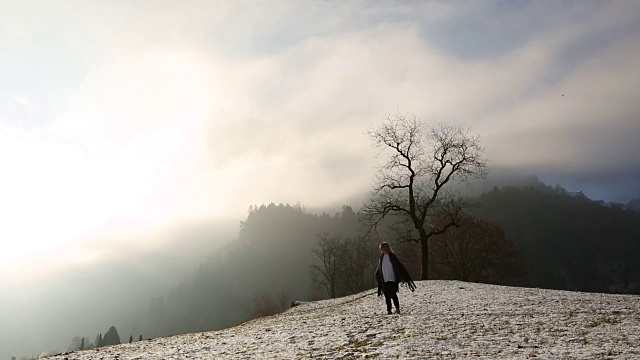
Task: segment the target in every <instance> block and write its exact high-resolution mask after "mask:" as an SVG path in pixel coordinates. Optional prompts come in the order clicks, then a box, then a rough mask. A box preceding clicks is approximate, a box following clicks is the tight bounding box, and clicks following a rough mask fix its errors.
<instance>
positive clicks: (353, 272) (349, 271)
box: [338, 237, 378, 294]
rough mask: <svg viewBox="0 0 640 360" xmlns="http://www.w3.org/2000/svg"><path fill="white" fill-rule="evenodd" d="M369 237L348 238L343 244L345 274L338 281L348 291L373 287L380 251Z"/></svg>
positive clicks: (353, 291) (356, 291)
mask: <svg viewBox="0 0 640 360" xmlns="http://www.w3.org/2000/svg"><path fill="white" fill-rule="evenodd" d="M376 248H377V246H376V245H374V244H373V243H372V242H371V240H370V239H369V238H367V237H364V238H357V237H356V238H347V239H346V240H345V242H344V244H343V249H344V253H343V258H344V260H343V266H342V270H343V273H344V274H343V276H341V277H340V279H341V280H340V281H338V283H339V284H340V286H341V287H342V288H344V290H345V291H346V292H348V293H351V294H355V293H358V292H360V291H364V290H367V289H371V288H373V286H374V281H375V278H374V277H373V276H372V274H373V273H374V272H375V268H376V266H377V265H378V251H376V250H377V249H376Z"/></svg>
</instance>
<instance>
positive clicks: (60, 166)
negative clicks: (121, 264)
mask: <svg viewBox="0 0 640 360" xmlns="http://www.w3.org/2000/svg"><path fill="white" fill-rule="evenodd" d="M206 73H207V69H206V68H205V67H203V65H202V64H199V63H198V62H197V59H195V58H194V57H192V56H189V54H184V53H180V52H170V53H151V54H146V55H144V56H141V57H139V58H132V57H125V58H124V60H123V61H121V62H118V63H116V64H115V65H113V67H112V68H109V69H107V70H104V71H102V72H98V75H97V76H98V78H99V79H98V80H99V81H100V82H103V83H104V86H102V87H99V88H98V89H94V90H92V91H89V92H88V93H87V94H86V95H81V96H80V97H78V98H76V100H75V101H74V104H76V105H77V107H74V108H71V109H69V111H68V113H67V116H65V117H63V118H62V119H61V121H58V122H56V123H54V124H52V125H51V126H49V127H47V128H33V127H31V128H29V127H26V128H25V127H15V126H13V127H10V126H1V125H0V164H2V166H3V169H2V171H3V177H2V179H1V181H0V199H2V201H1V202H0V218H2V219H3V226H1V227H0V241H1V243H2V251H1V252H0V266H8V265H11V264H12V263H15V262H16V261H19V260H20V259H22V258H24V257H26V256H30V255H33V254H36V253H41V252H45V251H54V249H64V248H65V247H64V246H63V245H65V244H71V243H74V242H77V241H80V240H87V239H92V238H93V239H95V238H103V237H107V236H112V237H116V238H124V237H125V236H126V234H133V233H141V232H144V231H150V230H152V229H154V228H158V227H161V226H166V224H168V223H171V222H175V221H180V220H183V219H186V218H190V217H193V216H202V215H203V213H204V212H206V211H207V207H206V205H205V204H204V202H205V201H208V200H210V199H207V197H206V196H203V199H202V202H200V203H198V201H195V203H194V201H193V200H194V196H193V195H191V193H194V192H196V193H197V191H198V190H199V189H194V188H188V187H187V188H185V185H186V184H185V183H187V182H188V181H190V180H189V179H192V178H194V177H196V178H197V177H198V174H196V173H197V172H199V171H200V170H199V168H198V164H199V161H200V160H199V159H200V157H201V156H202V151H203V148H204V146H203V144H202V143H201V142H199V141H198V139H201V138H202V136H200V135H199V133H200V132H202V128H203V124H204V122H205V120H206V119H207V117H208V116H209V114H210V109H211V107H212V106H213V97H212V91H211V90H210V89H208V88H207V87H206V83H205V81H206V78H207V77H206V76H205V75H206ZM104 74H108V75H109V76H108V78H102V79H101V78H100V77H101V76H104ZM90 85H91V84H90ZM82 96H86V97H87V99H86V101H85V99H84V98H83V97H82ZM113 104H117V105H118V106H113ZM78 110H80V111H79V112H78ZM96 114H97V115H96ZM85 119H86V120H88V123H89V124H90V126H88V125H87V121H85ZM116 241H117V239H116ZM55 251H59V252H60V253H55V254H51V255H52V256H56V257H65V258H68V257H69V256H67V255H69V254H71V253H73V254H75V255H73V254H71V255H72V256H70V258H72V259H77V260H78V261H91V260H93V259H95V258H96V256H95V254H88V253H85V252H82V251H80V250H74V251H75V252H74V251H71V253H69V250H68V249H67V250H55ZM65 251H66V252H67V254H66V255H65V254H63V252H65ZM79 251H80V252H79ZM76 255H77V256H76Z"/></svg>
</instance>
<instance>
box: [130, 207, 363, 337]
mask: <svg viewBox="0 0 640 360" xmlns="http://www.w3.org/2000/svg"><path fill="white" fill-rule="evenodd" d="M357 228H358V221H357V216H356V214H355V212H354V211H353V210H352V208H351V207H349V206H345V207H343V209H342V211H341V212H339V213H336V214H335V215H328V214H321V215H315V214H310V213H308V212H307V211H305V210H304V209H303V208H302V206H300V205H295V206H291V205H283V204H279V205H275V204H270V205H268V206H265V205H262V206H259V207H258V206H256V207H253V206H252V207H251V208H250V209H249V213H248V216H247V219H246V220H245V221H242V222H241V224H240V228H239V233H238V238H237V239H234V240H233V241H230V242H229V243H228V244H227V245H226V246H223V247H219V248H212V249H211V256H210V258H209V260H207V261H206V262H204V263H203V264H201V265H199V266H198V268H197V271H196V272H195V274H194V275H193V276H192V277H189V278H187V279H185V280H184V281H182V282H181V283H180V284H178V285H177V286H176V287H174V288H173V289H172V290H171V291H170V292H169V293H168V294H167V295H166V296H162V297H160V298H155V299H153V300H152V301H151V304H150V306H149V310H148V313H147V314H144V316H142V317H143V318H144V320H142V321H141V322H140V325H141V328H140V330H139V331H137V332H140V333H143V334H148V336H150V337H156V336H163V335H168V334H175V333H182V332H191V331H203V330H211V329H221V328H225V327H228V326H231V325H234V324H237V323H239V322H241V321H244V320H247V319H249V318H251V317H253V316H260V315H263V314H264V313H265V312H267V313H268V312H275V311H279V310H282V309H284V308H287V307H288V306H289V303H290V301H291V300H293V299H311V298H320V297H326V295H324V294H323V292H322V290H321V289H318V288H316V287H313V286H312V282H311V277H310V273H309V267H310V265H311V264H312V263H313V262H314V257H315V255H314V254H313V253H312V249H313V248H314V246H316V243H317V241H318V235H320V234H329V233H330V234H332V235H340V236H343V237H345V238H346V237H352V236H354V235H355V233H356V231H357ZM137 332H135V331H134V333H137Z"/></svg>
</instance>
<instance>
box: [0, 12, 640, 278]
mask: <svg viewBox="0 0 640 360" xmlns="http://www.w3.org/2000/svg"><path fill="white" fill-rule="evenodd" d="M0 54H1V56H0V224H1V225H0V242H1V243H2V251H1V252H0V266H5V267H6V266H12V265H11V264H15V263H16V261H17V260H19V259H20V258H21V257H23V256H24V255H27V254H34V253H38V252H44V253H47V252H48V251H54V249H55V251H60V250H59V248H60V246H63V247H64V245H67V251H66V252H59V253H55V255H56V256H57V257H63V258H64V257H66V256H70V257H71V258H72V259H74V260H76V261H85V260H90V259H92V258H93V257H94V256H96V254H95V253H92V252H91V251H90V250H89V247H86V248H82V247H79V246H70V244H74V243H76V242H79V241H86V240H94V241H95V240H97V239H103V238H109V239H122V240H123V241H130V240H131V238H132V237H134V236H138V235H139V234H149V233H153V232H154V231H155V232H157V231H161V229H163V228H166V227H170V226H172V225H174V224H179V223H184V222H188V221H192V220H194V219H203V218H208V217H231V218H233V217H235V218H237V219H238V221H239V220H241V218H242V216H244V215H245V214H246V210H247V208H248V207H249V205H252V204H262V203H270V202H276V203H280V202H282V203H287V202H289V203H296V202H301V203H302V204H304V205H307V206H323V205H328V204H333V203H337V204H340V203H341V200H342V199H348V198H349V197H353V196H356V195H358V194H361V193H363V192H366V191H368V189H369V188H370V186H371V179H372V178H371V176H372V172H373V167H374V165H375V161H376V160H375V159H374V157H373V155H374V152H373V150H372V149H371V148H370V146H369V142H368V139H367V138H366V136H365V133H366V130H367V128H368V127H369V126H370V125H372V124H376V123H378V122H380V121H381V119H382V117H383V116H384V115H386V114H391V113H394V112H396V110H397V109H400V111H401V112H409V113H414V114H416V115H417V116H419V117H420V118H421V119H423V120H425V121H427V122H430V123H437V122H448V123H454V124H463V125H470V126H472V129H473V131H474V132H475V133H479V134H481V136H482V139H483V140H482V141H483V145H484V146H485V148H486V151H487V153H486V154H487V157H488V158H489V159H490V160H491V165H494V166H507V167H514V168H517V169H520V170H524V171H528V172H530V173H532V174H537V175H538V176H539V177H540V178H541V179H542V180H543V181H546V182H548V183H550V184H551V185H555V184H556V183H560V184H561V185H563V186H565V187H567V188H569V189H570V190H583V191H585V193H587V195H588V196H590V197H592V198H595V199H605V200H611V201H620V202H626V201H629V200H631V199H632V198H634V197H640V185H639V183H640V156H638V154H640V141H638V138H639V135H640V117H639V116H640V89H639V85H638V84H640V66H639V64H640V2H638V1H635V0H631V1H586V0H585V1H555V0H549V1H544V0H543V1H533V2H529V1H511V0H509V1H459V2H458V1H429V2H428V1H424V2H418V1H404V2H403V1H252V2H249V1H155V0H153V1H152V0H149V1H127V0H104V1H97V0H93V1H92V0H78V1H74V0H68V1H31V0H21V1H9V0H7V1H2V2H0ZM114 241H115V240H114ZM70 249H71V250H70Z"/></svg>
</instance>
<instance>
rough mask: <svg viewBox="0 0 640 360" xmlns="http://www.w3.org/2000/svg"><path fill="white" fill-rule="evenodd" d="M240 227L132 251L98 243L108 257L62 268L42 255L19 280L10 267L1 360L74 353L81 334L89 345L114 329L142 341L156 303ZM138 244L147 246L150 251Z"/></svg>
mask: <svg viewBox="0 0 640 360" xmlns="http://www.w3.org/2000/svg"><path fill="white" fill-rule="evenodd" d="M237 229H238V221H231V220H228V221H225V222H221V221H209V222H207V223H200V224H189V225H188V226H184V227H182V228H174V229H169V230H168V231H167V232H166V233H165V234H164V235H163V236H162V237H155V238H150V239H142V238H134V239H129V241H130V242H131V244H128V245H127V244H118V243H115V244H114V243H109V242H105V243H101V244H92V245H93V246H94V247H95V249H94V250H96V251H98V252H100V254H101V258H100V259H93V260H92V261H90V262H86V263H72V264H69V263H62V264H60V263H56V262H52V261H51V260H52V259H50V257H55V255H51V254H42V255H41V256H40V257H38V258H35V259H25V260H24V262H25V264H22V265H21V266H24V267H27V268H30V269H25V270H22V271H19V272H18V274H16V269H15V268H9V269H3V270H2V274H1V275H2V279H3V281H2V282H0V292H2V294H3V296H2V298H1V300H0V323H1V324H2V326H0V338H1V339H2V346H0V357H2V358H3V359H4V358H6V359H9V358H10V356H17V357H18V358H20V357H21V356H29V357H31V356H34V355H35V356H38V355H39V354H40V353H41V352H54V351H58V352H60V351H66V350H67V347H68V346H69V345H70V343H71V338H72V337H73V336H81V337H82V336H85V337H87V338H86V342H87V344H88V343H89V342H93V340H94V338H95V336H96V335H98V333H103V334H104V333H105V332H106V331H107V329H109V327H110V326H112V325H115V326H116V327H117V328H118V330H119V331H120V332H121V334H120V336H121V337H122V339H123V341H125V340H126V339H128V337H129V335H131V334H133V335H134V337H135V338H136V339H137V338H138V336H139V335H144V334H139V333H135V334H134V333H132V331H140V329H139V328H136V327H135V326H134V325H135V323H134V320H136V319H138V318H140V315H141V313H146V311H147V308H148V306H149V302H150V300H151V299H152V297H155V296H159V295H162V294H164V293H166V292H167V291H168V289H170V288H171V287H172V286H175V285H176V284H177V283H178V282H180V281H181V280H183V279H184V278H185V276H186V275H187V274H191V273H193V271H194V270H195V269H196V268H197V266H198V264H200V263H203V262H205V261H206V260H207V257H209V256H212V255H213V254H215V252H216V249H217V248H222V247H224V246H225V244H227V243H229V242H230V241H232V240H233V239H235V238H237ZM138 241H145V242H146V244H147V245H146V246H145V248H144V249H140V248H137V246H136V244H135V243H136V242H138ZM152 243H157V245H155V246H154V245H153V244H152ZM85 246H86V244H85ZM107 254H108V255H107ZM34 268H35V270H36V272H37V273H34ZM19 274H28V275H24V277H21V275H19ZM27 276H28V278H27ZM125 334H126V335H125ZM125 336H126V338H125Z"/></svg>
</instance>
